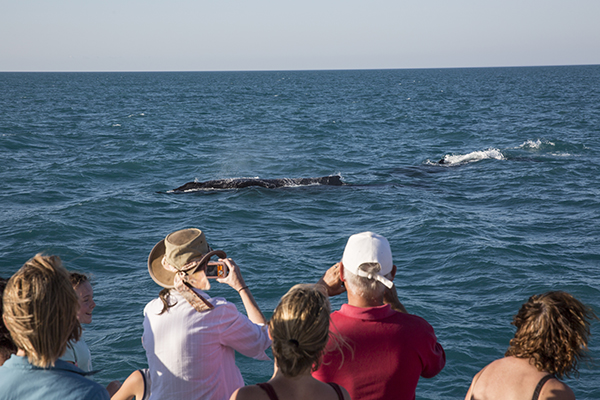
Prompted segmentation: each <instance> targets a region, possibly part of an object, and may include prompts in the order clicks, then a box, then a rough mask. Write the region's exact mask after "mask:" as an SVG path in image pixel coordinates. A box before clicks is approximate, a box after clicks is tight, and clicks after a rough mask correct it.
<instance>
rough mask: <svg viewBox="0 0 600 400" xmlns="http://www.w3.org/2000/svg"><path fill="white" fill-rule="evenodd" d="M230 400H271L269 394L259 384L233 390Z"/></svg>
mask: <svg viewBox="0 0 600 400" xmlns="http://www.w3.org/2000/svg"><path fill="white" fill-rule="evenodd" d="M229 400H269V396H268V395H267V393H266V392H265V391H264V390H262V389H261V388H260V387H259V386H257V385H250V386H244V387H241V388H239V389H238V390H236V391H235V392H233V394H232V395H231V397H230V398H229Z"/></svg>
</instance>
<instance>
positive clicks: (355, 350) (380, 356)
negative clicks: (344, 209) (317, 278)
mask: <svg viewBox="0 0 600 400" xmlns="http://www.w3.org/2000/svg"><path fill="white" fill-rule="evenodd" d="M395 273H396V266H395V265H393V262H392V253H391V249H390V246H389V243H388V241H387V239H386V238H384V237H383V236H381V235H377V234H374V233H372V232H363V233H359V234H356V235H352V236H351V237H350V239H349V240H348V243H347V244H346V248H345V250H344V255H343V257H342V261H341V262H340V263H339V264H336V265H334V266H333V267H332V268H330V269H329V271H327V273H326V274H325V276H324V277H323V279H322V280H321V283H322V284H323V285H324V286H325V287H327V291H328V293H329V295H330V296H331V295H335V294H339V293H341V292H342V291H343V290H344V288H345V289H346V290H347V292H348V304H344V305H342V308H341V309H340V310H339V311H336V312H334V313H333V314H332V315H331V328H330V329H331V331H332V332H336V333H338V334H339V335H340V336H341V337H342V338H343V339H344V340H345V341H346V342H347V343H348V345H349V346H350V348H351V349H352V350H350V349H346V348H345V349H343V355H342V354H340V353H339V352H336V351H331V350H332V345H331V344H329V345H328V346H327V348H326V350H325V354H324V356H323V364H322V365H321V366H320V367H319V369H318V370H316V371H315V372H314V373H313V376H314V377H315V378H317V379H319V380H320V381H323V382H329V381H331V382H335V383H338V384H340V385H342V386H343V387H345V388H346V389H347V390H348V392H349V393H350V396H351V397H352V398H353V399H361V400H371V399H372V400H375V399H394V400H397V399H408V400H411V399H414V398H415V389H416V387H417V383H418V381H419V377H421V376H422V377H425V378H430V377H433V376H435V375H437V374H438V373H439V372H440V371H441V370H442V369H443V368H444V365H445V363H446V355H445V353H444V349H443V348H442V346H441V345H440V344H439V343H438V342H437V338H436V336H435V333H434V331H433V328H432V327H431V325H430V324H429V323H427V321H425V320H424V319H423V318H420V317H418V316H416V315H410V314H407V313H406V310H405V309H404V307H403V306H402V304H401V303H400V302H399V301H398V295H397V293H396V291H395V287H394V286H393V283H392V281H391V280H392V279H394V276H395ZM392 297H395V301H388V300H393V299H392ZM384 298H385V300H386V302H387V303H388V304H384ZM391 304H394V308H392V306H391Z"/></svg>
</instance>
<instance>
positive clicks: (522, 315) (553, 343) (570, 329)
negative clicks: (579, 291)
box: [465, 291, 596, 400]
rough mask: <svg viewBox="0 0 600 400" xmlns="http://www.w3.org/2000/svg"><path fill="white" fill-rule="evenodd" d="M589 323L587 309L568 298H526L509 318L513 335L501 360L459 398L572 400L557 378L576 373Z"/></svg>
mask: <svg viewBox="0 0 600 400" xmlns="http://www.w3.org/2000/svg"><path fill="white" fill-rule="evenodd" d="M593 318H596V315H595V314H594V312H593V310H592V309H591V308H590V307H588V306H586V305H584V304H583V303H581V302H580V301H579V300H577V299H576V298H575V297H573V296H572V295H570V294H569V293H566V292H561V291H556V292H548V293H544V294H540V295H535V296H531V297H530V298H529V300H528V301H527V302H526V303H525V304H523V305H522V306H521V309H520V310H519V312H518V313H517V315H515V317H514V319H513V322H512V324H513V325H515V326H516V327H517V332H516V333H515V337H514V338H513V339H511V340H510V346H509V348H508V350H507V351H506V353H505V357H504V358H501V359H499V360H496V361H494V362H492V363H491V364H489V365H487V366H486V367H485V368H483V369H482V370H481V371H479V373H478V374H477V375H475V377H474V378H473V381H472V383H471V387H470V388H469V391H468V392H467V395H466V397H465V399H466V400H483V399H486V400H488V399H489V400H493V399H515V400H520V399H523V400H529V399H533V400H538V399H539V400H544V399H554V400H563V399H564V400H571V399H575V394H574V393H573V391H572V390H571V388H569V386H567V385H566V384H565V383H563V382H561V381H560V380H559V379H562V378H563V377H570V376H571V375H575V376H577V375H578V374H579V373H578V370H577V368H578V365H579V362H580V361H581V360H582V359H584V358H585V357H586V356H587V354H586V351H587V343H588V339H589V336H590V321H591V319H593Z"/></svg>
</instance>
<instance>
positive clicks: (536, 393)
mask: <svg viewBox="0 0 600 400" xmlns="http://www.w3.org/2000/svg"><path fill="white" fill-rule="evenodd" d="M468 398H469V400H470V399H473V400H538V399H539V400H546V399H554V400H571V399H575V395H574V394H573V391H572V390H571V389H570V388H569V387H568V386H567V385H565V384H564V383H562V382H561V381H559V380H558V379H556V378H555V377H554V375H552V374H550V373H548V372H546V371H538V370H537V369H536V368H535V367H534V366H533V365H531V364H530V363H529V361H528V360H525V359H523V358H516V357H505V358H501V359H499V360H496V361H494V362H492V363H491V364H489V365H488V366H487V367H485V368H484V369H483V370H482V371H481V372H480V373H479V374H478V375H477V376H476V377H475V378H474V379H473V385H472V388H471V391H470V395H469V397H468Z"/></svg>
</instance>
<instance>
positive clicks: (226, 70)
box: [0, 64, 600, 73]
mask: <svg viewBox="0 0 600 400" xmlns="http://www.w3.org/2000/svg"><path fill="white" fill-rule="evenodd" d="M599 65H600V64H539V65H502V66H500V65H498V66H478V67H473V66H469V67H404V68H402V67H400V68H322V69H313V68H306V69H222V70H183V69H182V70H166V69H165V70H151V69H148V70H6V71H4V70H0V73H159V72H165V73H196V72H317V71H386V70H432V69H486V68H489V69H492V68H539V67H586V66H588V67H590V66H599Z"/></svg>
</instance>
